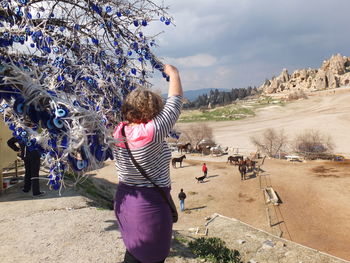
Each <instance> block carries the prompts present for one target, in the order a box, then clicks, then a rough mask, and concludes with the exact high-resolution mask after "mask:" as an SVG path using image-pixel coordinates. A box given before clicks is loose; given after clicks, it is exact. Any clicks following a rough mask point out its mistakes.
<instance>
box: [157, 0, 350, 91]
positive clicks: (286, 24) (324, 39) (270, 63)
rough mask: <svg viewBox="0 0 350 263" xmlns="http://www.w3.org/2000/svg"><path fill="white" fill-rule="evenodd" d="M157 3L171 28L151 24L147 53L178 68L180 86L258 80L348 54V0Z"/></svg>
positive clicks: (177, 0)
mask: <svg viewBox="0 0 350 263" xmlns="http://www.w3.org/2000/svg"><path fill="white" fill-rule="evenodd" d="M157 1H162V0H157ZM164 2H165V4H166V5H169V7H170V9H169V13H170V14H171V15H172V16H173V17H174V21H175V24H176V26H175V27H173V26H168V27H166V26H164V24H162V23H158V24H157V23H154V24H155V28H154V29H153V30H155V31H154V32H160V31H163V30H164V31H165V32H164V33H163V34H161V35H160V36H159V37H158V38H157V39H158V43H159V45H160V48H158V49H157V50H156V51H155V52H156V53H157V54H158V55H159V56H161V57H165V58H166V59H165V60H164V61H165V62H167V63H173V64H175V65H177V66H178V67H179V68H180V69H181V73H182V74H183V75H184V77H183V81H184V83H186V85H184V87H185V88H187V87H190V88H191V89H199V88H202V87H218V86H221V88H241V87H246V86H249V85H252V86H254V85H256V86H259V85H261V83H263V81H264V80H265V78H271V76H273V75H278V74H279V73H280V72H281V70H282V69H283V68H287V69H288V70H289V72H293V71H294V70H295V69H298V68H309V67H312V68H316V67H320V65H321V64H322V61H323V60H324V59H328V58H329V57H330V56H331V55H332V54H335V53H341V54H342V55H345V56H350V45H348V43H349V42H350V35H349V34H347V32H348V21H347V20H348V10H350V1H348V0H333V1H329V0H308V1H304V0H293V1H278V0H235V1H231V0H221V1H212V0H191V1H188V0H165V1H164Z"/></svg>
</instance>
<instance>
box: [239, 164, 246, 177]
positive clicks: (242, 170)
mask: <svg viewBox="0 0 350 263" xmlns="http://www.w3.org/2000/svg"><path fill="white" fill-rule="evenodd" d="M243 162H244V161H243ZM238 171H239V172H240V174H241V180H245V175H246V173H247V166H246V165H245V164H239V166H238Z"/></svg>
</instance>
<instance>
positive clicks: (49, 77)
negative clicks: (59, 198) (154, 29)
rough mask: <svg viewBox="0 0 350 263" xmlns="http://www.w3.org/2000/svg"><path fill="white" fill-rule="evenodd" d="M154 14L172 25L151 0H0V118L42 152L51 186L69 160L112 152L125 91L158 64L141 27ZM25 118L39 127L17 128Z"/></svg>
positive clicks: (84, 163) (90, 163) (84, 162)
mask: <svg viewBox="0 0 350 263" xmlns="http://www.w3.org/2000/svg"><path fill="white" fill-rule="evenodd" d="M154 21H159V23H160V22H162V23H164V24H165V25H169V24H171V19H170V18H169V17H168V15H167V13H166V8H164V7H162V6H161V5H158V4H156V3H153V2H152V1H151V0H130V1H121V0H116V1H112V0H98V1H97V0H94V1H90V0H50V1H48V0H46V1H45V0H35V1H31V0H6V1H1V5H0V29H1V34H0V85H1V89H0V102H2V101H3V100H5V101H6V105H7V108H6V118H5V121H6V122H7V124H8V125H9V127H10V129H11V130H12V131H13V133H14V134H15V135H16V136H17V137H19V138H23V141H25V142H28V144H30V145H31V147H32V148H35V149H38V150H39V151H40V152H41V153H42V154H46V156H47V161H48V162H47V163H48V164H49V165H50V171H51V174H50V184H52V185H53V186H54V188H57V186H58V187H59V182H60V180H61V178H62V174H63V172H64V170H65V169H66V168H67V165H66V164H67V163H69V165H70V166H71V167H72V168H74V170H75V171H76V172H79V173H84V171H86V170H87V169H91V168H95V167H98V165H96V163H100V162H102V161H104V160H105V158H106V156H109V157H110V156H111V148H110V146H111V145H112V144H113V142H112V140H109V139H108V138H109V137H110V133H111V132H110V131H109V129H108V127H109V126H111V125H112V124H114V122H113V121H114V120H120V107H121V103H122V100H123V98H124V97H125V96H126V95H127V94H128V93H129V92H130V91H131V90H133V89H135V87H137V85H142V86H146V87H150V83H149V82H148V78H149V77H150V76H151V74H152V73H153V72H154V70H159V71H162V63H161V62H160V61H159V59H158V58H157V57H156V55H155V54H154V51H153V48H154V47H155V46H156V42H155V36H156V35H149V34H146V33H145V31H144V29H145V27H148V26H149V25H150V24H151V23H153V22H154ZM148 32H149V31H148ZM163 76H164V77H167V76H165V75H164V74H163ZM4 105H5V104H4ZM4 112H5V111H4ZM27 122H30V123H31V124H32V125H35V126H36V127H37V129H38V130H40V133H39V134H37V133H36V132H33V133H32V132H29V134H28V133H26V132H23V128H24V127H26V126H28V125H27V124H26V123H27ZM30 131H32V130H30ZM22 135H23V136H22ZM39 143H40V144H39ZM77 156H80V157H79V160H78V159H77V158H76V157H77Z"/></svg>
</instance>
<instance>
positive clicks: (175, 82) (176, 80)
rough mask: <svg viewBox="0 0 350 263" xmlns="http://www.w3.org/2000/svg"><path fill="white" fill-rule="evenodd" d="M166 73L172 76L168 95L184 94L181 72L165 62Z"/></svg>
mask: <svg viewBox="0 0 350 263" xmlns="http://www.w3.org/2000/svg"><path fill="white" fill-rule="evenodd" d="M164 73H165V74H167V75H168V76H169V77H170V80H169V91H168V97H171V96H177V95H180V96H183V92H182V86H181V80H180V74H179V71H178V70H177V68H176V67H174V66H172V65H169V64H165V65H164Z"/></svg>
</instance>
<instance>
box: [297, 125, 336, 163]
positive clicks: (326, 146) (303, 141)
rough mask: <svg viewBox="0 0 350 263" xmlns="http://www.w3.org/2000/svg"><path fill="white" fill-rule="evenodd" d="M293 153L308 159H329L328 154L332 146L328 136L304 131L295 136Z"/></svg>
mask: <svg viewBox="0 0 350 263" xmlns="http://www.w3.org/2000/svg"><path fill="white" fill-rule="evenodd" d="M294 148H295V151H296V152H298V153H299V154H300V155H303V156H304V157H306V158H308V159H331V157H328V156H331V155H330V154H329V153H330V152H331V151H332V150H333V148H334V144H333V142H332V138H331V137H330V136H329V135H325V134H322V133H321V132H320V131H317V130H306V131H304V132H303V133H301V134H299V135H297V136H296V138H295V140H294Z"/></svg>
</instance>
